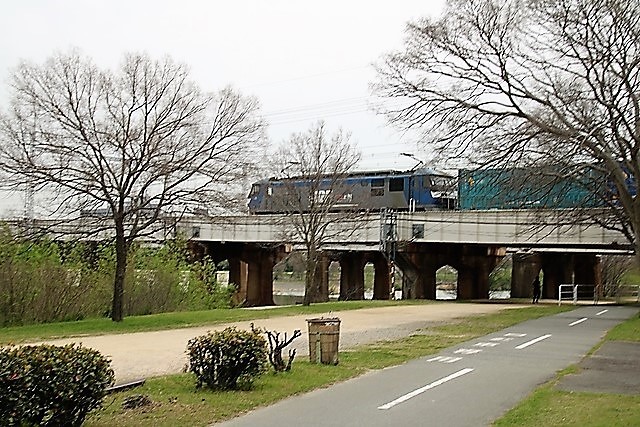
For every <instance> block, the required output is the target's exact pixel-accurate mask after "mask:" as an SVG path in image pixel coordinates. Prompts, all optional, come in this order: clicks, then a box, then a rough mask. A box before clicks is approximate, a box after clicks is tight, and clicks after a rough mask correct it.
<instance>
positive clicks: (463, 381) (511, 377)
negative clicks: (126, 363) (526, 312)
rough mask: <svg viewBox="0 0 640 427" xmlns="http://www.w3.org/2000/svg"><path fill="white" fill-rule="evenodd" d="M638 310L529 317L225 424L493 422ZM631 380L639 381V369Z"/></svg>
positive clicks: (344, 426) (459, 426) (470, 426)
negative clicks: (500, 329) (466, 340)
mask: <svg viewBox="0 0 640 427" xmlns="http://www.w3.org/2000/svg"><path fill="white" fill-rule="evenodd" d="M637 313H638V309H637V308H634V307H607V308H606V309H605V308H603V307H602V306H588V307H580V308H577V309H576V310H573V311H570V312H565V313H560V314H557V315H555V316H549V317H544V318H541V319H536V320H530V321H527V322H523V323H521V324H518V325H515V326H513V327H510V328H507V329H505V330H503V331H498V332H495V333H492V334H489V335H487V336H485V337H481V338H477V339H474V340H471V341H469V342H466V343H463V344H461V345H458V346H454V347H451V348H448V349H446V350H444V351H442V352H441V353H439V354H437V355H431V356H427V357H424V358H420V359H416V360H412V361H410V362H408V363H405V364H402V365H399V366H395V367H393V368H389V369H382V370H378V371H374V372H370V373H368V374H366V375H363V376H360V377H358V378H355V379H352V380H349V381H346V382H343V383H340V384H336V385H334V386H332V387H329V388H324V389H319V390H315V391H312V392H310V393H306V394H303V395H300V396H294V397H291V398H289V399H285V400H283V401H280V402H278V403H276V404H274V405H271V406H268V407H265V408H261V409H257V410H255V411H252V412H250V413H249V414H246V415H244V416H241V417H238V418H235V419H233V420H230V421H227V422H223V423H220V424H219V425H220V427H222V426H224V427H232V426H233V427H250V426H257V425H259V426H262V427H269V426H272V427H280V426H290V425H300V424H304V425H305V426H307V427H327V426H335V427H349V426H352V427H358V426H368V427H376V426H380V427H386V426H407V427H411V426H416V427H418V426H419V427H425V426H438V427H446V426H452V427H477V426H484V425H490V424H491V422H492V421H493V420H495V419H496V418H498V417H500V416H501V415H502V414H503V413H504V412H505V411H506V410H508V409H509V408H511V407H513V406H514V405H516V404H517V403H518V402H519V401H520V400H521V399H522V398H524V397H525V396H526V395H527V394H529V393H530V392H531V391H532V390H533V389H535V387H536V386H537V385H539V384H542V383H544V382H546V381H548V380H549V379H550V378H553V376H554V375H555V373H556V372H557V371H558V370H560V369H562V368H565V367H567V366H569V365H571V364H573V363H577V362H578V361H580V359H582V357H584V355H585V354H586V353H587V352H588V351H589V350H590V349H591V348H592V347H593V346H594V345H595V344H597V343H598V342H599V340H600V339H601V338H602V336H603V335H604V334H605V332H606V331H607V330H609V329H611V328H612V327H613V326H614V325H616V324H618V323H620V322H622V321H624V320H626V319H628V318H629V317H631V316H634V315H637ZM627 375H635V376H636V377H637V374H636V373H635V372H633V371H627ZM301 420H303V422H302V423H301ZM216 425H217V424H216Z"/></svg>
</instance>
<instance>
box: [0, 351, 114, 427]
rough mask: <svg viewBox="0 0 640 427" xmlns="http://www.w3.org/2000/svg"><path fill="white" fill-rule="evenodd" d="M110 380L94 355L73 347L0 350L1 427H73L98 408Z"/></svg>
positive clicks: (98, 356)
mask: <svg viewBox="0 0 640 427" xmlns="http://www.w3.org/2000/svg"><path fill="white" fill-rule="evenodd" d="M113 379H114V374H113V370H112V369H111V368H110V363H109V360H108V359H107V358H105V357H104V356H102V355H101V354H100V353H99V352H98V351H96V350H92V349H90V348H85V347H81V346H76V345H74V344H70V345H66V346H64V347H59V346H53V345H38V346H23V347H13V348H4V349H0V420H2V425H7V426H22V425H44V426H63V425H64V426H76V425H80V424H82V422H83V421H84V419H85V417H86V416H87V414H88V413H89V412H90V411H92V410H93V409H96V408H99V407H100V406H101V405H102V399H103V398H104V396H105V394H106V389H107V387H108V386H110V385H111V384H112V383H113Z"/></svg>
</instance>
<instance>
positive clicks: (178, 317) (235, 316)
mask: <svg viewBox="0 0 640 427" xmlns="http://www.w3.org/2000/svg"><path fill="white" fill-rule="evenodd" d="M415 304H430V302H429V301H426V300H404V301H340V302H327V303H321V304H312V305H310V306H307V307H304V306H301V305H296V306H286V307H275V308H268V309H260V310H248V309H243V308H232V309H218V310H207V311H185V312H175V313H162V314H151V315H147V316H130V317H126V318H125V319H124V320H123V321H122V322H113V321H111V319H108V318H101V319H87V320H78V321H73V322H59V323H42V324H37V325H26V326H15V327H7V328H0V345H2V344H8V343H21V342H29V341H39V340H45V339H52V338H65V337H75V336H83V335H102V334H121V333H128V332H142V331H158V330H164V329H178V328H187V327H191V326H203V325H215V324H220V323H229V322H238V321H243V320H253V319H267V318H271V317H280V316H294V315H298V314H309V315H311V314H318V313H327V312H329V311H340V310H342V311H344V310H358V309H361V308H375V307H388V306H395V305H415Z"/></svg>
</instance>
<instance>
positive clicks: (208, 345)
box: [187, 325, 267, 390]
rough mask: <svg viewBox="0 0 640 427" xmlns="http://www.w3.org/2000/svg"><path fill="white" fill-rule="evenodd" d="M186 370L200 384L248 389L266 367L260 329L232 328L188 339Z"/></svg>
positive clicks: (230, 388) (211, 386)
mask: <svg viewBox="0 0 640 427" xmlns="http://www.w3.org/2000/svg"><path fill="white" fill-rule="evenodd" d="M187 353H188V355H189V365H188V369H189V372H193V373H194V374H195V376H196V379H197V384H196V387H197V388H200V387H202V386H203V385H206V386H207V387H209V388H211V389H217V390H237V389H243V390H247V389H249V388H251V386H252V384H253V381H254V380H255V379H256V378H257V377H258V376H260V375H261V374H262V373H263V372H265V371H266V369H267V342H266V340H265V339H264V337H263V336H262V335H261V331H260V330H257V329H255V328H254V327H253V325H251V331H243V330H239V329H237V328H235V327H230V328H226V329H225V330H223V331H220V332H209V333H208V334H207V335H202V336H199V337H196V338H193V339H191V340H189V344H188V346H187Z"/></svg>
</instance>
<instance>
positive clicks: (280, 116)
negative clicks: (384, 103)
mask: <svg viewBox="0 0 640 427" xmlns="http://www.w3.org/2000/svg"><path fill="white" fill-rule="evenodd" d="M442 5H443V0H422V1H420V0H394V1H388V0H387V1H365V0H357V1H349V0H342V1H337V0H324V1H302V0H298V1H294V0H230V1H224V2H223V1H204V0H202V1H197V0H180V1H177V0H174V1H169V0H138V1H136V0H109V1H106V0H100V1H98V0H93V1H89V0H84V1H83V0H57V1H55V0H49V1H45V0H17V1H3V2H2V5H1V6H0V82H1V85H0V105H1V106H2V107H3V108H4V107H6V105H7V97H8V90H7V81H8V75H9V72H10V70H11V68H13V67H15V66H16V65H17V64H18V63H19V61H20V60H22V59H25V60H29V61H34V62H38V63H41V62H42V61H44V60H45V59H46V58H47V57H48V56H50V55H51V54H52V53H54V52H56V51H67V50H69V49H70V48H79V49H80V50H81V52H82V53H84V54H86V55H88V56H91V57H92V58H93V59H94V61H95V62H96V63H97V64H98V65H100V66H104V67H112V68H115V67H116V66H117V65H118V64H119V62H120V60H121V59H122V57H123V54H124V53H125V52H132V51H136V52H140V51H143V52H147V53H149V54H150V55H151V56H152V57H161V56H164V55H170V56H171V57H173V58H174V59H175V60H176V61H179V62H183V63H185V64H187V65H188V66H189V67H190V68H191V72H192V77H193V79H194V80H196V81H197V82H198V84H199V85H200V86H201V88H202V89H204V90H208V91H215V90H218V89H220V88H222V87H224V86H226V85H229V84H230V85H232V86H234V87H235V88H237V89H239V90H240V91H241V92H243V93H244V94H250V95H255V96H256V97H257V98H258V99H259V100H260V102H261V104H262V111H263V113H264V115H265V118H266V119H267V121H268V122H269V124H270V126H269V136H270V139H271V141H272V143H274V144H276V143H281V142H282V141H283V140H285V139H286V138H287V137H288V136H289V135H290V134H291V133H292V132H299V131H304V130H306V129H308V128H309V127H310V126H311V125H312V124H313V123H314V122H316V121H317V120H319V119H323V120H325V121H326V122H327V125H328V128H329V129H336V128H338V127H342V128H343V129H345V130H347V131H350V132H351V133H352V140H353V141H354V142H355V143H356V144H357V145H358V147H359V148H360V150H361V151H362V162H361V164H360V165H359V169H361V170H371V169H388V168H393V169H408V168H410V167H412V166H413V165H414V164H415V162H413V161H412V160H411V159H408V158H406V157H402V156H400V155H399V153H401V152H412V153H415V154H416V155H417V156H418V157H420V152H419V151H418V150H417V149H416V146H415V141H413V140H412V138H411V137H409V136H407V135H404V136H403V135H402V134H400V133H399V132H397V131H395V130H394V129H392V128H391V127H390V126H388V125H387V124H386V122H385V120H384V118H383V117H380V116H377V115H376V114H375V113H374V112H372V111H371V110H370V104H371V101H372V99H371V93H370V89H369V84H370V83H371V82H372V81H373V80H374V78H375V72H374V70H373V68H372V64H373V63H374V62H375V61H377V60H378V59H379V58H380V56H381V55H382V54H383V53H385V52H388V51H390V50H393V49H397V48H400V47H401V46H402V40H403V37H404V34H403V32H404V26H405V24H406V23H407V21H410V20H414V19H416V18H419V17H421V16H426V15H431V16H435V15H437V14H439V13H440V12H441V9H442ZM0 202H1V205H0V215H2V214H7V213H9V212H8V210H13V209H15V206H13V205H14V203H13V202H12V203H10V202H9V198H7V197H3V196H2V195H0Z"/></svg>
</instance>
